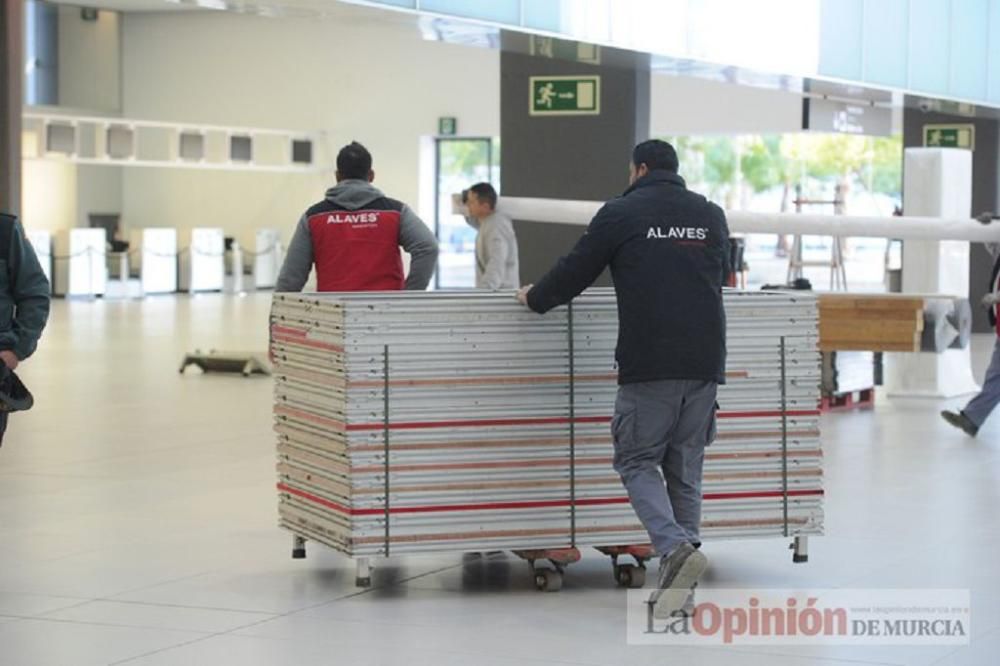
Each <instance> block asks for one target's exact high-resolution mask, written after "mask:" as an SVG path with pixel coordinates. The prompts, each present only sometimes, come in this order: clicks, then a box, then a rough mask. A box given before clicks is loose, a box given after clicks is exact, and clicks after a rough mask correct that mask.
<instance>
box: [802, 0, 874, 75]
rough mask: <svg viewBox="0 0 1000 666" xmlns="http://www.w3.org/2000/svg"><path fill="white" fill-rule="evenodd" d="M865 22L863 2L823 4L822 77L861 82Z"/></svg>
mask: <svg viewBox="0 0 1000 666" xmlns="http://www.w3.org/2000/svg"><path fill="white" fill-rule="evenodd" d="M863 21H864V2H863V0H824V1H823V4H822V6H821V8H820V41H819V45H820V50H819V73H820V74H823V75H825V76H835V77H837V78H841V79H850V80H853V81H859V80H861V51H862V48H863V43H862V39H861V32H862V25H863ZM793 29H794V28H793Z"/></svg>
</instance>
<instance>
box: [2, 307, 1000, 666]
mask: <svg viewBox="0 0 1000 666" xmlns="http://www.w3.org/2000/svg"><path fill="white" fill-rule="evenodd" d="M269 302H270V297H269V295H267V294H252V295H250V296H248V297H247V298H242V299H241V298H232V297H227V296H221V295H207V296H199V297H197V298H188V297H185V296H180V297H176V298H174V297H166V298H150V299H147V300H145V301H142V302H116V303H112V302H102V301H97V302H94V303H82V302H66V301H55V302H54V303H53V315H52V321H51V322H50V326H49V329H48V331H47V332H46V336H45V338H44V339H43V342H42V345H41V346H40V349H39V352H38V355H37V356H36V357H34V358H33V359H31V360H29V361H28V362H27V363H25V364H24V365H23V366H22V367H21V369H20V374H21V376H22V378H23V379H24V380H25V382H27V383H28V385H29V386H30V387H31V389H32V391H33V392H34V393H35V396H36V401H37V402H36V407H35V409H33V410H32V411H30V412H28V413H25V414H17V415H15V416H14V417H13V418H12V419H11V425H10V429H9V430H8V433H7V436H6V437H5V440H4V447H3V449H2V450H0V544H3V546H2V547H0V664H2V665H3V666H6V665H7V664H11V665H16V666H22V664H26V665H29V666H30V665H32V664H45V666H51V665H53V664H55V665H57V666H58V665H59V664H63V663H66V664H73V666H78V665H79V664H84V665H85V664H89V663H94V664H98V663H99V664H106V663H111V662H114V661H117V660H122V659H128V658H133V657H137V656H139V655H147V656H143V657H142V658H140V659H136V660H134V661H132V662H130V663H138V664H181V665H183V666H190V665H197V664H219V663H223V664H225V663H238V664H248V665H255V664H289V663H295V664H296V665H297V666H307V665H308V664H313V663H315V664H329V663H331V660H332V659H333V658H334V657H336V659H337V661H348V660H350V661H353V662H354V663H358V664H365V665H366V666H367V665H368V664H406V665H407V666H414V665H415V664H416V665H419V664H425V663H427V664H431V663H433V664H435V665H436V666H440V665H442V664H444V665H447V664H477V665H478V664H504V665H506V664H531V663H565V662H574V663H579V664H588V665H591V664H609V665H614V666H620V665H621V664H629V666H642V665H644V664H650V665H652V664H656V665H657V666H661V665H662V664H664V663H685V664H712V665H714V664H762V665H763V664H767V665H770V664H776V665H778V666H783V665H785V664H788V665H792V666H798V665H800V664H802V665H805V664H810V665H811V664H837V663H841V662H849V663H868V662H877V663H888V664H907V665H909V664H913V665H914V666H916V665H921V666H923V665H926V664H930V663H932V662H934V661H935V660H937V661H939V662H940V663H942V664H944V665H945V666H952V665H962V666H966V665H972V664H976V665H978V664H992V663H994V662H995V661H996V659H995V658H994V656H995V654H997V653H998V652H1000V645H998V644H997V640H998V638H997V636H998V635H1000V633H998V632H1000V600H998V599H1000V595H998V594H997V591H998V590H1000V570H998V569H997V567H996V565H995V562H996V555H995V554H996V553H997V552H1000V522H998V521H997V520H996V519H995V516H996V510H997V505H998V501H1000V495H998V493H997V487H998V486H997V479H998V478H1000V419H997V420H996V422H995V423H994V422H988V423H987V424H986V426H985V427H984V428H983V430H982V433H981V435H980V437H979V438H977V439H975V440H973V439H969V438H967V437H965V436H964V435H963V434H962V433H960V432H958V431H955V430H954V429H951V428H949V427H947V426H946V425H944V424H943V422H942V421H941V420H940V418H939V417H938V415H937V412H938V410H939V409H941V408H942V407H943V406H945V405H948V406H961V403H962V401H960V400H956V401H949V402H942V403H938V402H933V401H903V400H888V399H886V398H885V396H884V395H882V394H880V395H879V398H878V404H877V406H876V409H875V410H873V411H868V412H856V413H843V414H836V415H828V416H826V417H824V419H823V428H824V446H825V451H826V479H825V482H826V491H827V496H826V526H827V536H825V537H820V538H814V539H812V541H811V544H810V561H809V562H808V563H807V564H793V563H792V562H791V557H790V553H789V551H788V550H787V549H786V546H787V540H784V539H774V540H765V541H748V542H716V543H713V542H711V541H709V542H706V544H705V552H706V553H707V554H708V556H709V558H710V568H709V571H708V573H707V575H706V577H705V581H704V585H705V586H715V587H755V586H756V587H781V588H789V587H791V588H798V589H802V588H808V587H818V588H825V587H837V588H844V587H852V586H854V587H867V588H891V587H903V588H920V587H968V588H969V589H970V590H971V591H972V595H973V596H972V598H973V616H972V627H973V643H972V645H971V646H970V647H969V648H966V649H962V650H958V651H954V650H952V649H950V648H942V649H929V650H912V649H908V648H902V649H896V648H892V649H888V648H871V649H855V648H851V649H841V648H837V649H832V648H831V649H827V648H794V649H793V648H787V647H782V646H780V645H775V646H771V647H768V648H767V649H765V650H743V649H727V650H721V649H700V648H699V649H694V648H686V649H678V648H673V649H663V648H635V647H631V648H630V647H629V646H627V645H625V630H624V622H625V606H624V604H625V596H624V593H623V591H622V590H620V589H618V588H617V587H616V586H615V584H614V582H613V580H612V578H611V570H610V563H609V561H608V559H607V558H606V557H604V556H601V555H599V554H597V553H595V552H593V551H588V552H586V553H585V557H584V560H583V561H582V562H580V563H577V564H574V565H572V566H571V567H570V568H569V570H568V572H567V577H566V581H565V587H564V589H563V591H562V592H561V593H559V594H539V593H537V592H536V591H535V590H534V588H533V585H532V581H531V578H530V576H529V573H528V568H527V565H525V564H524V563H523V562H522V561H520V560H518V559H516V558H514V557H513V556H511V555H502V556H496V557H491V558H488V559H487V560H486V561H483V560H476V559H474V558H468V560H467V561H466V562H464V563H463V559H462V558H461V557H460V556H459V555H457V554H446V555H436V556H429V557H412V558H404V559H395V558H394V559H393V560H391V561H389V562H388V563H379V564H380V566H379V567H378V568H377V569H376V571H375V579H374V580H375V588H374V589H372V590H369V591H367V592H363V591H360V590H357V589H356V588H355V587H354V569H353V566H352V563H351V562H350V561H348V560H346V559H345V558H343V557H340V556H339V555H337V554H335V553H333V552H331V551H329V550H328V549H325V548H323V547H319V546H315V545H313V546H311V547H310V551H309V558H308V559H307V560H304V561H301V560H291V559H290V557H289V547H290V537H289V535H288V534H286V533H284V532H282V531H281V530H279V529H278V528H277V527H276V523H277V516H276V514H277V511H276V500H275V490H274V482H275V477H274V438H273V434H272V431H271V413H270V412H271V382H270V381H269V380H267V379H243V378H242V377H225V376H201V375H199V374H198V372H197V371H195V370H190V371H189V374H186V375H185V376H183V377H181V376H179V375H178V374H177V367H178V364H179V362H180V359H181V357H182V356H183V354H184V353H185V352H187V351H191V350H194V349H195V348H202V349H209V348H212V347H215V348H219V349H248V350H257V351H261V352H263V350H264V349H265V345H266V340H267V331H266V324H267V310H268V306H269ZM991 345H992V338H991V336H980V337H977V338H975V339H974V357H975V359H976V361H975V362H976V363H977V364H980V365H981V364H983V363H984V361H985V354H986V353H987V352H989V349H990V347H991ZM977 367H979V366H977ZM67 368H72V372H67ZM81 396H86V398H87V399H85V400H81V399H80V397H81ZM40 615H41V616H42V617H43V618H48V620H47V621H41V620H38V619H20V618H21V617H35V618H37V616H40ZM57 619H58V620H59V621H56V620H57ZM209 634H223V635H209ZM191 641H194V642H191ZM185 643H189V644H186V645H184V646H183V647H173V646H178V645H180V644H185ZM168 648H169V649H168ZM148 653H152V654H148Z"/></svg>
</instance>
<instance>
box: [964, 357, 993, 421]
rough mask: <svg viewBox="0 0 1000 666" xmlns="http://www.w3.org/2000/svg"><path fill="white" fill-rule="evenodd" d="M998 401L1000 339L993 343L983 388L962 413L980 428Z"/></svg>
mask: <svg viewBox="0 0 1000 666" xmlns="http://www.w3.org/2000/svg"><path fill="white" fill-rule="evenodd" d="M997 403H1000V339H998V340H997V342H996V343H995V344H994V345H993V357H992V358H991V359H990V366H989V367H988V368H986V378H985V379H984V380H983V390H982V391H980V392H979V395H977V396H976V397H975V398H973V399H972V400H970V401H969V404H967V405H966V406H965V409H963V410H962V413H963V414H965V417H966V418H967V419H969V420H970V421H972V423H973V424H974V425H975V426H976V428H977V429H978V428H980V427H981V426H982V425H983V423H984V422H985V421H986V419H987V417H989V415H990V412H992V411H993V408H994V407H996V406H997Z"/></svg>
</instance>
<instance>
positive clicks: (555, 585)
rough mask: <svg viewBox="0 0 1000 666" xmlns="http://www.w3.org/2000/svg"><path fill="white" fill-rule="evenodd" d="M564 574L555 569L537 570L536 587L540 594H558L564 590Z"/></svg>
mask: <svg viewBox="0 0 1000 666" xmlns="http://www.w3.org/2000/svg"><path fill="white" fill-rule="evenodd" d="M562 584H563V576H562V573H560V572H558V571H556V570H555V569H536V570H535V587H536V588H538V590H539V592H558V591H559V590H561V589H562Z"/></svg>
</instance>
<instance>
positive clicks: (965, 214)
mask: <svg viewBox="0 0 1000 666" xmlns="http://www.w3.org/2000/svg"><path fill="white" fill-rule="evenodd" d="M903 172H904V177H903V213H904V215H906V216H907V217H910V216H921V217H938V218H969V217H971V215H972V152H971V151H968V150H960V149H958V148H907V149H906V151H905V154H904V169H903ZM970 224H972V222H971V221H970ZM903 292H905V293H909V294H943V295H947V296H956V297H959V298H967V297H968V294H969V244H968V243H967V242H965V241H914V240H907V241H904V243H903ZM973 306H974V307H975V306H976V304H973ZM888 361H889V364H888V365H889V368H888V377H887V378H888V382H887V385H888V388H889V395H890V396H898V397H927V398H952V397H955V396H959V395H965V394H968V393H975V392H976V391H978V390H979V386H978V385H977V384H976V380H975V379H974V378H973V375H972V360H971V356H970V354H969V349H968V348H965V349H948V350H946V351H945V352H944V353H941V354H937V353H934V352H916V353H893V354H890V355H889V358H888Z"/></svg>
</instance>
